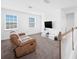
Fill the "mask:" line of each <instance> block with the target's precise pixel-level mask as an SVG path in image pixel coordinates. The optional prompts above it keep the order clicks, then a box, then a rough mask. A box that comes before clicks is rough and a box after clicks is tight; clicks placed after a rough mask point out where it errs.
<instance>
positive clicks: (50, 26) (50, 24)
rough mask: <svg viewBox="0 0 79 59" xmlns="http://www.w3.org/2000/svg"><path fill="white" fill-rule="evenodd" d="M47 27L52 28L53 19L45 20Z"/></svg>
mask: <svg viewBox="0 0 79 59" xmlns="http://www.w3.org/2000/svg"><path fill="white" fill-rule="evenodd" d="M44 25H45V28H52V21H46V22H44Z"/></svg>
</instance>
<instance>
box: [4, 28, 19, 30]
mask: <svg viewBox="0 0 79 59" xmlns="http://www.w3.org/2000/svg"><path fill="white" fill-rule="evenodd" d="M17 29H18V28H13V29H4V30H17Z"/></svg>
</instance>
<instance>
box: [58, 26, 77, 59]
mask: <svg viewBox="0 0 79 59" xmlns="http://www.w3.org/2000/svg"><path fill="white" fill-rule="evenodd" d="M75 29H77V27H74V28H72V29H70V30H69V31H67V32H65V33H61V32H59V34H58V40H59V59H61V41H62V37H63V36H65V35H67V34H69V33H70V32H72V35H73V31H74V30H75ZM72 45H73V36H72ZM72 48H73V50H74V45H73V47H72Z"/></svg>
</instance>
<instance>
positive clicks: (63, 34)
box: [62, 27, 77, 36]
mask: <svg viewBox="0 0 79 59" xmlns="http://www.w3.org/2000/svg"><path fill="white" fill-rule="evenodd" d="M75 29H77V27H74V28H72V29H70V30H69V31H67V32H65V33H62V36H65V35H67V34H69V33H70V32H72V31H74V30H75Z"/></svg>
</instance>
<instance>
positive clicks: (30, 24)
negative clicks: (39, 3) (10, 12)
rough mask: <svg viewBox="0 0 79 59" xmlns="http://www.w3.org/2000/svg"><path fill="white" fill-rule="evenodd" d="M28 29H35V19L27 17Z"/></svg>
mask: <svg viewBox="0 0 79 59" xmlns="http://www.w3.org/2000/svg"><path fill="white" fill-rule="evenodd" d="M29 27H35V18H33V17H29Z"/></svg>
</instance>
